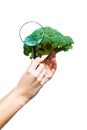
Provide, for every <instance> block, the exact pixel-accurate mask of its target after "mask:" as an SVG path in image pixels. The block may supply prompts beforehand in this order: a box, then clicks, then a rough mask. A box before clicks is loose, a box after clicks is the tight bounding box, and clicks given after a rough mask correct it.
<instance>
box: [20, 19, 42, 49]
mask: <svg viewBox="0 0 87 130" xmlns="http://www.w3.org/2000/svg"><path fill="white" fill-rule="evenodd" d="M28 23H36V24H38V25H39V26H40V27H41V28H42V30H43V34H42V38H41V40H40V41H39V42H38V43H37V45H38V44H40V42H41V41H42V40H43V37H44V28H43V26H42V25H41V24H40V23H38V22H36V21H28V22H25V23H24V24H23V25H22V26H21V28H20V30H19V37H20V39H21V41H22V42H23V43H24V44H27V43H25V42H24V41H23V39H22V37H21V31H22V28H23V27H24V26H25V25H26V24H28ZM27 45H28V46H31V47H33V46H37V45H31V44H29V43H28V44H27Z"/></svg>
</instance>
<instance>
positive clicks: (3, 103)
mask: <svg viewBox="0 0 87 130" xmlns="http://www.w3.org/2000/svg"><path fill="white" fill-rule="evenodd" d="M56 69H57V63H56V52H55V51H53V52H52V53H51V54H50V55H49V56H48V57H47V58H46V59H45V60H43V61H42V58H40V57H37V58H36V59H32V60H31V63H30V65H29V67H28V68H27V69H26V71H25V72H24V74H23V75H22V77H21V78H20V80H19V82H18V84H17V85H16V87H15V88H14V89H13V90H12V91H11V92H10V93H9V94H8V95H6V96H5V97H4V98H3V99H1V100H0V128H2V127H3V126H4V125H5V124H6V123H7V122H8V121H9V120H10V119H11V118H12V117H13V116H14V115H15V113H17V112H18V111H19V110H20V109H21V108H22V107H23V106H24V105H25V104H26V103H27V102H29V101H30V100H31V99H32V98H33V97H34V96H35V95H36V94H37V93H38V92H39V90H40V89H41V88H42V87H43V85H44V84H45V83H46V82H48V81H49V80H50V79H51V78H52V77H53V75H54V73H55V71H56Z"/></svg>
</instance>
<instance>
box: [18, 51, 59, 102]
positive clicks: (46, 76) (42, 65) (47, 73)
mask: <svg viewBox="0 0 87 130" xmlns="http://www.w3.org/2000/svg"><path fill="white" fill-rule="evenodd" d="M56 68H57V64H56V52H55V51H53V52H52V54H50V55H49V56H48V57H47V58H46V59H45V60H43V61H41V58H40V57H37V58H36V59H32V60H31V64H30V66H29V67H28V68H27V70H26V72H25V73H24V74H23V76H22V78H21V79H20V81H19V83H18V85H17V89H18V90H19V92H20V94H21V95H22V96H23V97H25V99H26V102H27V101H29V100H30V99H31V98H32V97H34V96H35V95H36V94H37V93H38V91H39V90H40V89H41V88H42V87H43V85H44V84H45V83H46V82H47V81H49V80H50V79H51V78H52V77H53V75H54V73H55V71H56Z"/></svg>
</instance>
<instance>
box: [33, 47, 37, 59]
mask: <svg viewBox="0 0 87 130" xmlns="http://www.w3.org/2000/svg"><path fill="white" fill-rule="evenodd" d="M32 49H33V54H34V59H35V58H36V57H37V56H36V46H32Z"/></svg>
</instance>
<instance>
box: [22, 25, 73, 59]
mask: <svg viewBox="0 0 87 130" xmlns="http://www.w3.org/2000/svg"><path fill="white" fill-rule="evenodd" d="M43 30H44V37H43V39H42V40H41V38H42V29H41V28H39V29H37V30H35V31H34V32H33V33H32V34H31V35H29V36H27V37H26V38H25V40H24V43H25V44H24V46H23V48H24V54H25V55H27V56H29V57H30V58H33V51H32V48H31V46H29V45H27V44H28V43H29V42H31V44H32V45H36V51H37V54H38V55H49V54H50V53H51V52H52V51H53V50H54V49H55V48H56V50H57V52H60V51H68V50H69V49H71V48H72V47H73V46H72V44H73V43H74V42H73V40H72V38H71V37H70V36H64V35H63V34H61V33H60V32H58V31H57V30H56V29H53V28H51V27H49V26H47V27H43ZM40 40H41V41H40ZM38 41H39V42H40V44H38Z"/></svg>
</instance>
